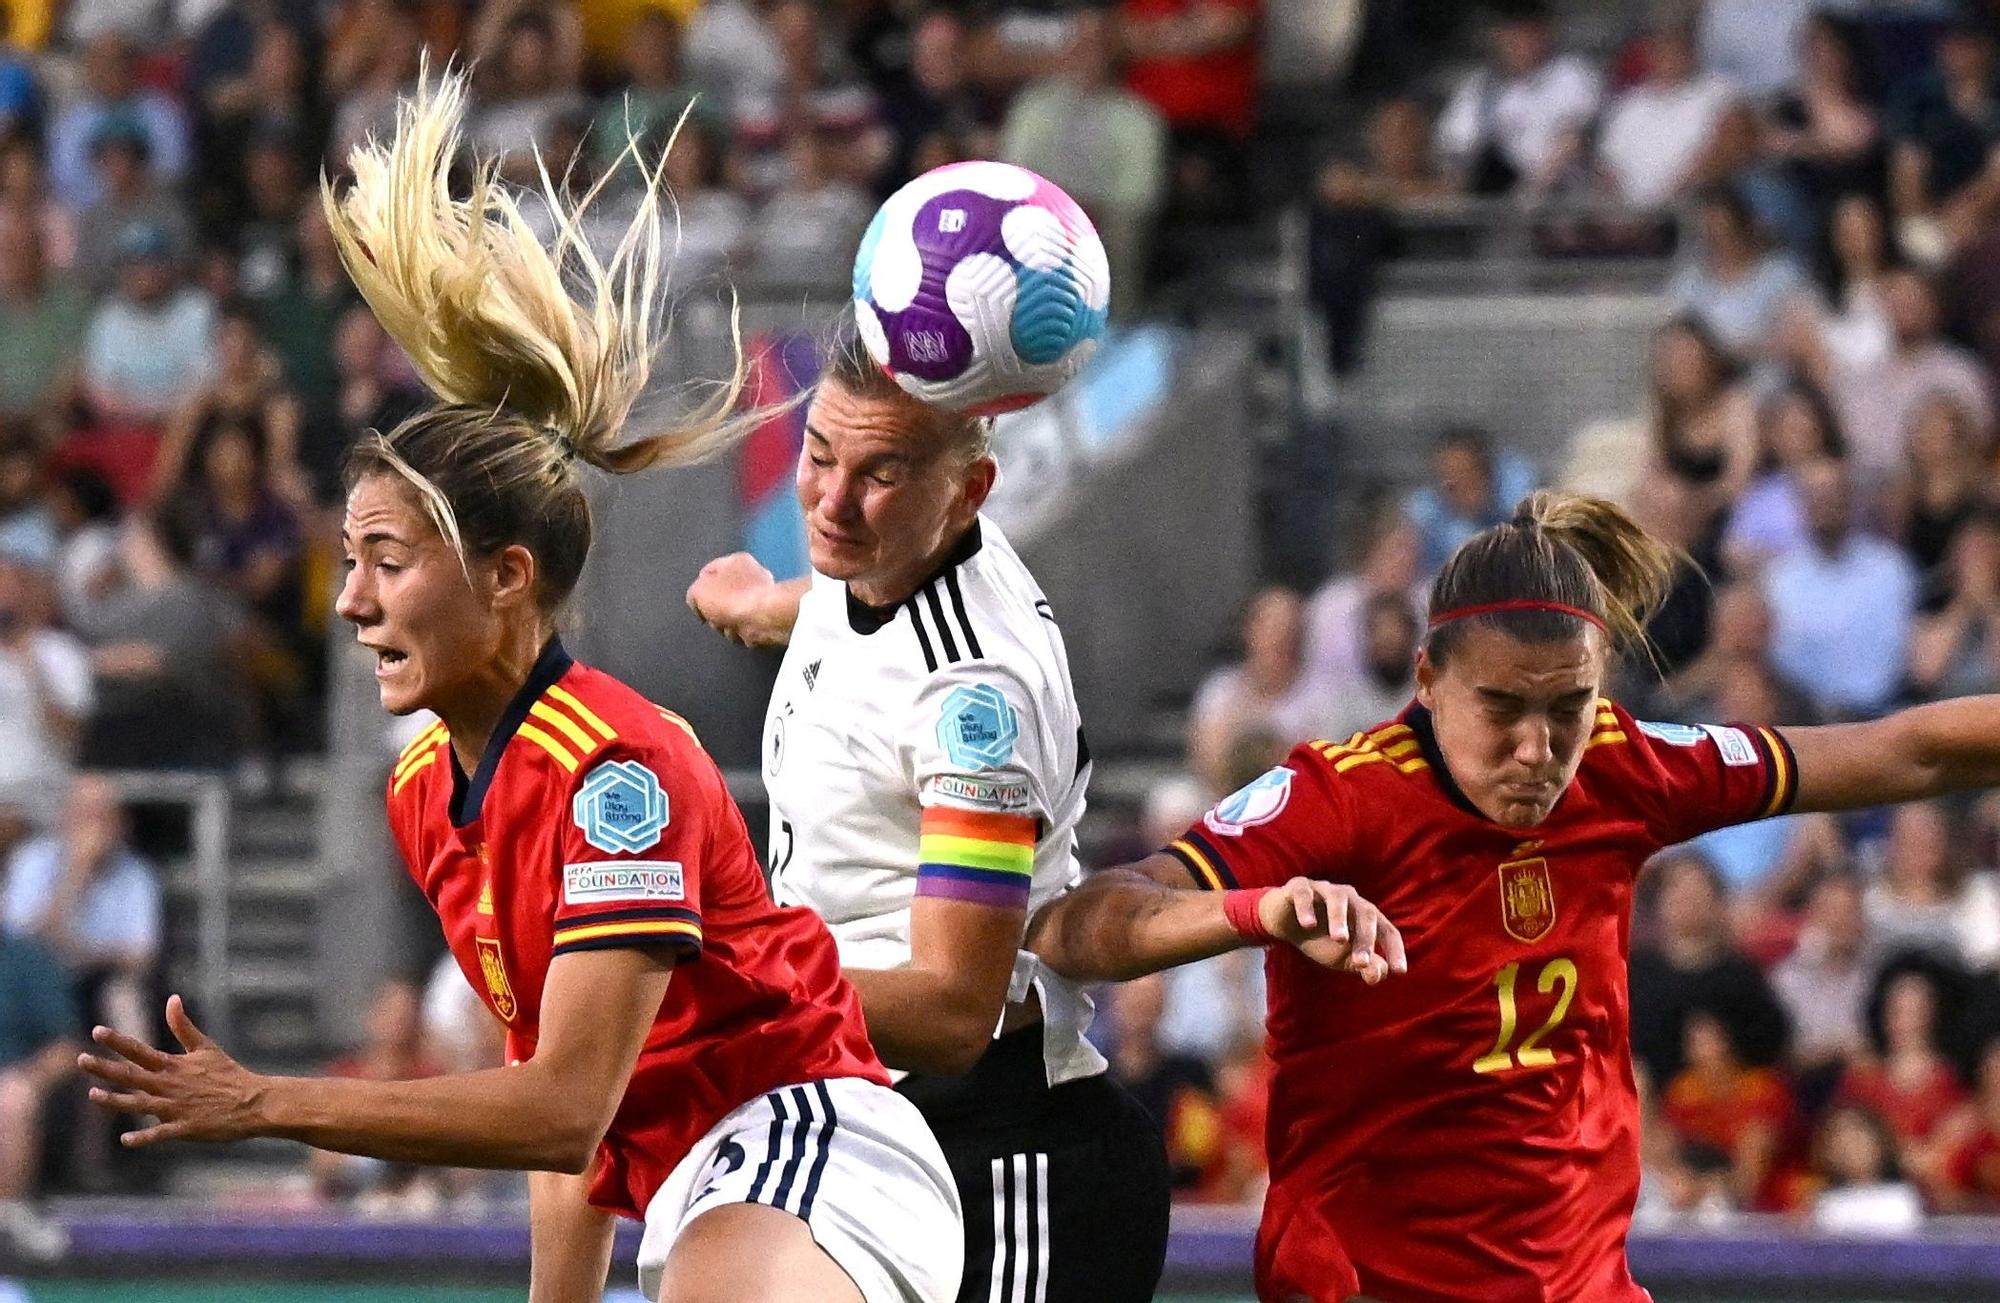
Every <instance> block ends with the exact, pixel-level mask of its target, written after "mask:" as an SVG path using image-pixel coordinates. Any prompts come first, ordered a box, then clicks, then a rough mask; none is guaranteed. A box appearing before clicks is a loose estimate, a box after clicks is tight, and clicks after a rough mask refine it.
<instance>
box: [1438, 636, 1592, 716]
mask: <svg viewBox="0 0 2000 1303" xmlns="http://www.w3.org/2000/svg"><path fill="white" fill-rule="evenodd" d="M1446 669H1447V671H1448V672H1455V673H1456V676H1457V677H1458V678H1459V679H1460V681H1461V682H1463V683H1465V684H1466V685H1467V686H1468V687H1470V688H1471V689H1472V690H1473V691H1475V692H1478V693H1481V694H1482V695H1488V696H1503V697H1511V698H1519V699H1520V700H1523V701H1526V702H1531V703H1547V702H1556V701H1561V700H1563V699H1564V698H1566V697H1576V696H1582V695H1592V696H1594V695H1596V693H1597V691H1598V688H1599V686H1600V684H1601V683H1602V681H1603V677H1604V656H1603V646H1602V643H1601V642H1600V635H1599V634H1598V633H1597V631H1596V630H1594V629H1586V630H1585V631H1584V632H1583V633H1581V634H1579V635H1578V636H1576V637H1574V638H1562V639H1557V640H1555V641H1552V642H1528V641H1525V640H1523V639H1520V638H1516V637H1513V636H1512V635H1510V634H1507V633H1504V632H1502V631H1500V630H1498V629H1493V628H1473V629H1468V630H1466V631H1465V635H1464V638H1463V640H1462V641H1461V642H1460V643H1459V645H1458V647H1457V649H1456V650H1455V651H1454V653H1453V655H1452V656H1451V658H1450V660H1449V662H1448V663H1447V665H1446Z"/></svg>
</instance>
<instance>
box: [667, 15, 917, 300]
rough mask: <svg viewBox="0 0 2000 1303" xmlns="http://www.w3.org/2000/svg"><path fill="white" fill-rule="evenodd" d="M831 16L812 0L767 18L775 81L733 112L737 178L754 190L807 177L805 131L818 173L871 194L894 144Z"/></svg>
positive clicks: (759, 191) (763, 192)
mask: <svg viewBox="0 0 2000 1303" xmlns="http://www.w3.org/2000/svg"><path fill="white" fill-rule="evenodd" d="M704 12H705V11H704ZM829 18H830V15H825V14H822V13H821V11H820V9H819V7H818V6H816V5H815V4H813V3H811V2H810V0H776V3H775V4H773V5H772V6H771V9H770V12H769V14H768V17H767V19H766V21H767V22H768V24H769V29H770V34H771V36H772V37H773V38H774V39H775V41H776V48H777V51H778V55H779V78H778V81H777V83H776V84H775V85H774V86H772V87H770V88H769V90H768V91H767V92H763V93H760V94H756V95H745V96H743V97H740V98H739V99H738V100H737V102H736V108H735V116H734V119H733V120H734V124H735V130H736V137H735V147H736V151H737V154H736V157H737V167H738V169H739V173H740V174H739V175H738V176H737V177H736V180H737V182H738V184H740V185H742V186H745V187H747V188H748V190H749V191H750V193H752V194H755V195H758V196H765V195H769V194H772V193H773V192H776V191H779V190H783V189H785V188H787V187H788V186H789V187H793V188H796V187H798V186H800V185H802V184H810V183H811V182H810V178H809V177H807V176H803V175H801V173H800V164H801V161H802V160H801V158H800V156H799V149H798V146H799V145H800V143H801V138H802V137H805V136H809V135H810V136H813V137H816V138H817V144H818V146H819V148H820V155H819V157H818V159H817V160H816V164H815V167H816V170H817V171H818V172H819V173H821V174H823V175H825V176H826V177H828V178H832V179H835V180H838V181H840V182H842V183H844V184H845V185H847V186H850V187H853V188H855V189H856V190H858V191H863V192H866V193H868V194H871V195H872V194H873V192H874V188H875V183H876V179H877V177H878V175H879V174H880V172H881V169H882V166H883V165H884V163H886V162H887V160H888V158H889V155H890V152H891V150H892V149H893V148H894V144H893V141H892V139H891V137H890V134H889V130H888V128H887V127H886V126H884V125H883V124H882V121H881V117H880V107H879V105H878V104H877V103H876V101H875V93H874V91H873V90H871V89H870V88H869V87H868V85H867V84H866V83H865V82H863V81H861V80H860V79H859V78H858V77H857V76H856V75H855V72H854V69H853V66H852V65H851V64H850V63H849V62H848V61H847V60H846V58H845V57H844V53H843V51H842V50H841V49H840V47H839V46H838V45H837V44H836V42H835V41H834V40H833V39H832V37H831V35H830V34H829V31H828V25H829V24H828V19H829ZM697 21H699V19H698V18H697ZM870 207H871V210H872V205H871V206H870ZM839 265H843V266H844V265H845V257H844V256H843V258H842V259H841V260H840V263H839Z"/></svg>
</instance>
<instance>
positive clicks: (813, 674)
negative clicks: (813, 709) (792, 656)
mask: <svg viewBox="0 0 2000 1303" xmlns="http://www.w3.org/2000/svg"><path fill="white" fill-rule="evenodd" d="M805 680H806V691H807V692H811V691H812V690H813V684H814V683H817V682H818V681H819V662H818V661H814V662H813V663H812V664H810V665H808V666H806V669H805Z"/></svg>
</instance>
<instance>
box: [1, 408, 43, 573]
mask: <svg viewBox="0 0 2000 1303" xmlns="http://www.w3.org/2000/svg"><path fill="white" fill-rule="evenodd" d="M46 471H47V466H46V459H45V457H44V455H43V453H42V448H41V445H40V444H39V443H38V442H37V441H36V439H35V436H34V433H33V432H32V431H31V430H29V429H28V428H27V427H26V426H22V425H10V426H0V557H11V558H13V559H14V560H16V561H23V562H26V563H28V564H30V565H34V566H38V567H41V568H44V569H46V568H47V567H48V566H50V565H51V564H53V563H54V561H55V556H56V522H55V515H54V513H53V512H51V511H50V510H49V506H48V503H47V502H45V501H44V500H43V497H42V481H43V479H44V478H45V475H46Z"/></svg>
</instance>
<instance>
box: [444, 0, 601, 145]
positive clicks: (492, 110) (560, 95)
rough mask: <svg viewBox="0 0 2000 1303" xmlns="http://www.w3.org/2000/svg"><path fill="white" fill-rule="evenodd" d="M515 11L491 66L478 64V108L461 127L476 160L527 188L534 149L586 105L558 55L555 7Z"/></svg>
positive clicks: (572, 13) (501, 6)
mask: <svg viewBox="0 0 2000 1303" xmlns="http://www.w3.org/2000/svg"><path fill="white" fill-rule="evenodd" d="M507 7H508V5H506V4H505V3H502V4H499V5H494V6H489V8H498V9H506V8H507ZM518 8H520V9H521V12H518V13H516V14H514V15H513V16H512V17H511V18H509V19H508V20H507V23H506V26H505V27H504V28H503V29H502V35H501V37H500V39H499V42H498V44H497V45H496V46H495V47H494V48H493V51H492V54H491V58H490V62H487V63H484V64H482V65H480V66H479V71H480V72H481V73H482V74H484V75H483V76H482V77H481V78H480V80H479V86H480V97H479V102H478V105H477V107H476V108H475V109H474V111H473V113H472V115H471V117H470V119H469V121H468V122H467V124H466V140H467V141H468V143H469V144H470V145H471V146H472V149H473V151H474V152H475V153H477V154H478V155H479V156H480V157H481V158H486V159H491V160H493V161H494V162H496V163H498V164H499V167H500V172H501V175H503V176H505V177H507V178H508V179H510V180H512V181H515V182H517V183H521V184H531V183H533V182H534V180H535V150H536V148H537V147H538V146H545V145H547V144H548V142H549V139H550V137H551V135H552V134H553V133H554V131H555V128H556V124H557V123H558V122H561V121H563V120H565V119H569V118H577V117H581V116H587V113H588V109H589V102H588V101H587V100H585V99H584V97H583V93H582V92H581V91H580V90H578V89H577V84H576V80H575V69H574V68H573V67H570V66H566V65H565V63H564V61H563V60H562V58H561V55H560V53H559V50H558V44H557V35H556V32H557V26H556V23H555V21H554V20H553V19H552V17H551V12H550V11H552V10H554V9H555V6H548V7H546V8H544V7H542V6H539V5H537V6H529V5H526V4H523V5H521V6H518ZM562 12H563V13H565V14H567V15H568V19H569V21H570V22H572V23H573V22H574V21H575V17H576V16H575V11H574V10H571V9H568V8H566V7H565V8H564V9H563V10H562ZM482 21H483V19H482ZM578 49H579V50H581V44H580V43H579V46H578ZM551 152H553V151H551ZM565 161H566V158H565V157H562V156H558V157H555V158H552V159H551V160H550V171H552V172H556V171H560V170H561V167H562V165H563V164H564V162H565Z"/></svg>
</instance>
